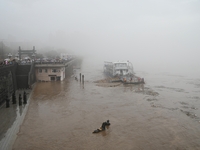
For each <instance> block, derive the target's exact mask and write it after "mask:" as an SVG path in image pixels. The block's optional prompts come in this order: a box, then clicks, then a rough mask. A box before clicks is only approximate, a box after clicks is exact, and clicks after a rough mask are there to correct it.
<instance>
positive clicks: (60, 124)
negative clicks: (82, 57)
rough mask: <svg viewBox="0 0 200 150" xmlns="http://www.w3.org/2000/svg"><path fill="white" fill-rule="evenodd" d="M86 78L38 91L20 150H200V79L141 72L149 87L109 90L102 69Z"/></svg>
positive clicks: (89, 68)
mask: <svg viewBox="0 0 200 150" xmlns="http://www.w3.org/2000/svg"><path fill="white" fill-rule="evenodd" d="M80 72H81V73H82V74H84V75H85V83H84V85H83V84H82V83H80V81H76V80H74V78H73V77H69V78H67V79H65V80H64V81H62V82H38V83H37V84H36V85H35V88H34V90H33V94H32V98H31V101H30V105H29V109H28V111H27V114H26V117H25V119H24V122H23V124H22V125H21V128H20V132H19V133H18V137H17V139H16V141H15V144H14V146H13V149H14V150H95V149H97V150H105V149H107V150H122V149H124V150H169V149H170V150H186V149H187V150H188V149H191V150H199V149H200V117H199V116H200V79H198V78H189V77H184V76H177V75H171V74H169V73H158V74H156V73H148V72H137V75H139V76H143V77H144V78H145V80H146V84H145V85H126V86H125V85H123V84H120V85H118V86H115V87H106V86H97V85H96V83H94V81H96V80H99V79H102V78H104V76H103V73H102V66H101V65H99V66H95V65H94V64H91V63H88V64H87V63H85V64H84V65H83V66H82V68H81V69H80V70H77V71H76V73H75V74H77V75H78V76H79V73H80ZM108 119H109V120H110V123H111V125H110V126H109V127H108V128H107V129H106V130H105V131H102V132H100V133H96V134H93V133H92V132H93V131H94V130H95V129H97V128H99V127H100V126H101V124H102V123H103V122H104V121H106V120H108Z"/></svg>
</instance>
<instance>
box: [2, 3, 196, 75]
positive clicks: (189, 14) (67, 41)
mask: <svg viewBox="0 0 200 150" xmlns="http://www.w3.org/2000/svg"><path fill="white" fill-rule="evenodd" d="M199 8H200V1H198V0H151V1H149V0H140V1H131V0H123V1H122V0H85V1H83V0H59V1H56V0H34V1H33V0H1V1H0V14H1V17H0V41H3V42H4V43H6V44H7V45H8V46H9V45H12V46H13V45H14V47H13V48H15V47H16V49H18V46H22V49H32V46H35V47H36V49H37V51H38V52H39V51H40V50H41V49H43V48H44V47H51V48H53V49H54V50H57V49H65V50H66V51H71V52H73V53H75V54H79V55H83V56H85V57H86V58H93V59H94V61H104V60H106V61H115V60H131V61H132V63H133V65H134V68H136V70H143V71H145V70H159V71H171V72H174V73H179V74H184V73H190V74H196V75H197V76H198V75H200V69H199V62H200V61H199V56H200V52H199V50H200V28H199V27H200V9H199ZM13 43H14V44H13Z"/></svg>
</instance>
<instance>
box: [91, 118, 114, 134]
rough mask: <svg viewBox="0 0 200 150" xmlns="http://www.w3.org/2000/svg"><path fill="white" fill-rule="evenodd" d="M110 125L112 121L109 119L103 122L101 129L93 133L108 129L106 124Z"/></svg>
mask: <svg viewBox="0 0 200 150" xmlns="http://www.w3.org/2000/svg"><path fill="white" fill-rule="evenodd" d="M109 125H110V122H109V120H107V121H106V122H103V123H102V125H101V127H100V128H99V129H96V130H94V131H93V133H99V132H101V131H104V130H105V129H106V126H109Z"/></svg>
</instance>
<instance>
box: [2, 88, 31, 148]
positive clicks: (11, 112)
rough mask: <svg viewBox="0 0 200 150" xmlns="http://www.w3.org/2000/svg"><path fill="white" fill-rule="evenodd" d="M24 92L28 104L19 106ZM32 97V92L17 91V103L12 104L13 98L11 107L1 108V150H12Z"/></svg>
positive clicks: (4, 106)
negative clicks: (20, 96) (20, 97)
mask: <svg viewBox="0 0 200 150" xmlns="http://www.w3.org/2000/svg"><path fill="white" fill-rule="evenodd" d="M24 91H25V92H26V93H27V104H23V98H22V105H21V106H19V94H21V95H22V97H23V93H24ZM31 95H32V90H17V91H16V99H17V103H16V104H12V98H10V107H9V108H6V104H3V105H2V106H1V107H0V120H1V124H0V149H1V150H11V149H12V145H13V144H14V142H15V139H16V138H17V133H18V132H19V129H20V125H21V124H22V123H23V120H24V118H25V115H26V112H27V110H28V107H29V103H30V98H31Z"/></svg>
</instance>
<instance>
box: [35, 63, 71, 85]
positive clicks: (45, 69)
mask: <svg viewBox="0 0 200 150" xmlns="http://www.w3.org/2000/svg"><path fill="white" fill-rule="evenodd" d="M74 61H75V60H74V59H72V60H67V61H60V62H39V63H38V62H37V63H35V74H36V80H37V81H63V80H64V79H65V77H66V75H68V74H70V73H72V72H73V63H74Z"/></svg>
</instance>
